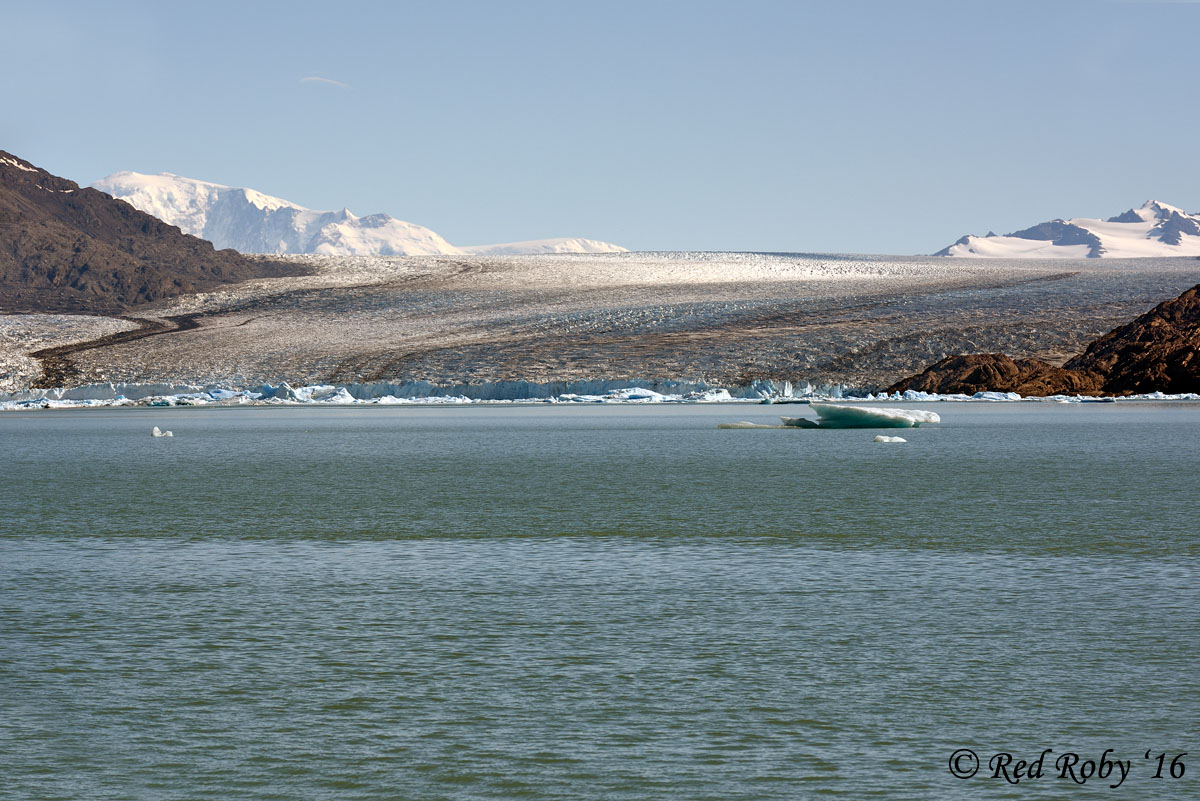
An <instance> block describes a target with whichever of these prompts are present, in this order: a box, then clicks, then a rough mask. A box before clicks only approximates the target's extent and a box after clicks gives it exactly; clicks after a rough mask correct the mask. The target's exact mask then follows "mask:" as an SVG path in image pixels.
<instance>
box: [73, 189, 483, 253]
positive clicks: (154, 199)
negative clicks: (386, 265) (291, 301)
mask: <svg viewBox="0 0 1200 801" xmlns="http://www.w3.org/2000/svg"><path fill="white" fill-rule="evenodd" d="M92 186H94V187H95V188H96V189H99V190H100V191H101V192H107V193H108V194H110V195H112V196H113V197H115V198H119V199H121V200H124V201H126V202H127V203H129V204H130V205H132V206H133V207H134V208H137V209H140V210H142V211H144V212H146V213H148V214H153V215H154V216H155V217H158V218H159V219H160V220H165V221H166V222H169V223H171V224H172V225H177V226H179V227H180V228H181V229H183V230H184V231H185V232H186V233H189V234H193V235H194V236H199V237H203V238H204V239H207V240H209V241H211V242H212V243H213V244H214V245H216V246H217V247H218V248H233V249H234V250H239V251H241V252H242V253H324V254H329V255H339V256H364V255H396V256H428V255H441V254H453V255H459V254H461V253H462V251H460V250H459V249H458V248H456V247H454V246H453V245H451V244H450V243H449V242H447V241H446V240H445V239H443V238H442V237H440V236H438V235H437V234H436V233H434V232H433V231H431V230H429V229H428V228H424V227H422V226H420V225H416V224H414V223H408V222H404V221H402V220H397V219H395V218H394V217H389V216H387V215H386V214H379V215H371V217H368V218H359V217H356V216H355V215H354V214H353V213H352V212H351V211H350V209H346V208H343V209H342V210H341V211H316V210H313V209H307V208H305V207H304V206H301V205H298V204H296V203H292V202H290V201H287V200H284V199H283V198H278V197H272V196H271V195H267V194H264V193H262V192H259V191H257V190H255V189H248V188H245V187H232V186H225V185H223V184H214V183H211V182H209V181H198V180H196V179H194V178H183V177H181V176H178V175H173V174H171V173H168V172H161V173H158V174H157V175H146V174H143V173H137V172H118V173H113V174H112V175H110V176H108V177H107V178H102V179H101V180H99V181H97V182H96V183H94V184H92Z"/></svg>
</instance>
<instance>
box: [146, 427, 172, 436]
mask: <svg viewBox="0 0 1200 801" xmlns="http://www.w3.org/2000/svg"><path fill="white" fill-rule="evenodd" d="M150 436H152V437H173V436H175V433H174V432H173V431H163V430H162V429H160V428H159V427H158V426H155V427H154V428H152V429H151V430H150Z"/></svg>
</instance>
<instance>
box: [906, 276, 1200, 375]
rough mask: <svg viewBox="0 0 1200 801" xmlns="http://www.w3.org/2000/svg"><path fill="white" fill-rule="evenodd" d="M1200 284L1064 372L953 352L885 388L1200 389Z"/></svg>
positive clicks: (1096, 345) (1031, 362) (1100, 342)
mask: <svg viewBox="0 0 1200 801" xmlns="http://www.w3.org/2000/svg"><path fill="white" fill-rule="evenodd" d="M1198 354H1200V285H1197V286H1194V287H1192V288H1191V289H1189V290H1187V291H1186V292H1184V293H1183V294H1181V295H1180V296H1179V297H1177V298H1173V299H1171V300H1168V301H1166V302H1164V303H1160V304H1159V305H1158V306H1155V307H1154V308H1153V309H1151V310H1150V311H1148V312H1146V313H1145V314H1143V315H1141V316H1140V317H1138V318H1137V319H1135V320H1134V321H1133V322H1131V323H1128V324H1126V325H1123V326H1120V327H1118V328H1115V329H1113V330H1112V331H1110V332H1108V333H1107V334H1105V335H1104V336H1102V337H1100V338H1099V339H1097V340H1095V341H1094V342H1092V343H1091V344H1090V345H1088V347H1087V349H1086V350H1085V351H1084V352H1083V353H1082V354H1080V355H1079V356H1076V357H1075V358H1073V359H1070V360H1069V361H1067V362H1066V364H1064V365H1063V366H1062V367H1055V366H1053V365H1050V364H1048V363H1046V362H1043V361H1038V360H1036V359H1013V358H1011V357H1009V356H1006V355H1004V354H1003V353H984V354H973V355H961V354H959V355H954V356H948V357H946V358H945V359H942V360H941V361H939V362H937V363H936V364H933V365H931V366H929V367H928V368H926V369H925V371H924V372H922V373H920V374H919V375H914V376H910V377H908V378H905V379H903V380H901V381H898V382H897V383H895V384H893V385H892V386H891V387H889V388H888V391H889V392H904V391H906V390H910V389H911V390H917V391H921V392H932V393H939V394H959V393H962V394H968V395H970V394H974V393H976V392H987V391H991V392H1017V393H1019V394H1021V395H1033V396H1047V395H1060V394H1061V395H1074V394H1085V395H1132V394H1142V393H1149V392H1164V393H1167V394H1172V395H1173V394H1182V393H1188V392H1200V355H1198Z"/></svg>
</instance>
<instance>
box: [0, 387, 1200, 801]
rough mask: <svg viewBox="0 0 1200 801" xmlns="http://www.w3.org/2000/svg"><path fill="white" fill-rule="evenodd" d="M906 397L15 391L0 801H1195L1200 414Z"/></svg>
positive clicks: (2, 615)
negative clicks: (335, 401) (1023, 763)
mask: <svg viewBox="0 0 1200 801" xmlns="http://www.w3.org/2000/svg"><path fill="white" fill-rule="evenodd" d="M907 405H910V406H919V407H921V408H929V409H934V410H936V411H938V412H939V413H940V414H941V415H942V418H943V422H942V424H941V425H940V426H922V427H921V428H920V429H916V430H912V431H906V432H885V433H903V435H904V436H905V437H906V438H907V439H908V440H909V441H908V443H906V444H899V445H882V444H877V443H874V442H873V441H872V438H873V436H874V434H875V433H877V432H874V431H854V430H844V431H807V430H717V429H716V424H717V423H718V422H725V421H734V420H751V421H755V422H772V421H774V419H775V416H776V415H778V414H779V413H783V414H789V415H799V414H803V413H804V412H805V410H804V407H801V406H786V407H772V406H715V407H713V406H706V407H701V406H653V407H651V406H638V407H632V406H624V407H616V406H572V407H561V406H532V407H529V406H526V407H522V406H511V407H496V406H492V407H481V406H474V407H461V408H434V407H427V408H414V407H400V408H396V407H373V408H348V409H347V408H320V409H313V408H230V409H221V408H193V409H164V410H151V409H115V410H84V411H73V412H53V411H41V412H30V413H25V412H10V413H4V414H0V454H2V456H3V460H2V462H0V798H2V799H22V800H24V799H71V800H76V799H89V800H91V799H94V800H96V801H100V800H102V799H105V800H106V799H137V800H138V801H141V799H214V800H215V799H222V800H223V801H224V800H228V799H614V800H615V799H621V800H624V799H629V801H635V800H637V801H641V800H643V799H680V800H684V799H686V800H687V801H697V800H699V799H712V800H713V801H717V800H718V799H719V800H720V801H732V800H735V799H747V800H748V799H808V798H814V799H816V798H836V799H869V798H881V799H914V800H915V799H941V798H947V799H950V798H953V799H973V798H979V799H998V798H1011V799H1024V798H1045V799H1051V798H1053V799H1092V798H1104V799H1117V798H1138V799H1140V798H1155V799H1163V798H1166V799H1170V798H1179V799H1189V798H1191V799H1194V798H1200V736H1198V735H1200V589H1198V579H1200V533H1197V529H1198V528H1200V526H1198V525H1197V513H1198V499H1200V470H1197V468H1196V464H1195V457H1196V454H1197V453H1198V452H1200V425H1198V424H1200V404H1197V403H1140V404H1139V403H1128V404H1079V405H1055V404H995V405H989V404H949V403H941V404H907ZM155 425H158V426H160V427H162V428H164V429H172V430H173V431H174V432H175V436H174V437H173V438H170V439H166V438H164V439H154V438H151V437H150V429H151V427H152V426H155ZM963 748H968V749H972V750H973V751H974V752H975V753H976V755H977V756H978V757H979V758H980V760H981V763H982V767H981V770H980V772H979V773H978V774H977V775H975V776H974V778H970V779H958V778H955V777H954V776H953V775H951V772H950V770H949V765H950V762H949V760H950V758H951V755H952V753H954V752H955V751H956V750H958V749H963ZM1045 749H1053V751H1052V753H1050V754H1049V755H1048V756H1047V757H1046V758H1045V760H1044V771H1043V773H1042V776H1041V777H1040V778H1028V777H1026V778H1023V779H1022V780H1021V782H1020V784H1017V785H1014V784H1010V783H1008V782H1007V781H1005V779H1004V778H1003V777H1000V778H992V769H991V768H990V767H989V765H988V764H987V763H988V761H989V759H991V758H992V757H993V756H994V755H995V754H997V753H1002V752H1007V753H1011V754H1012V755H1013V763H1012V766H1010V767H1009V772H1010V773H1011V771H1012V770H1013V768H1014V767H1015V765H1016V760H1019V759H1025V760H1033V759H1035V758H1037V757H1038V755H1039V754H1040V753H1041V752H1043V751H1044V750H1045ZM1107 749H1113V750H1112V751H1111V752H1109V753H1108V756H1107V758H1108V759H1109V760H1122V761H1128V762H1129V765H1128V776H1127V777H1126V778H1125V780H1124V781H1123V783H1122V784H1121V786H1119V787H1117V788H1115V789H1113V788H1111V787H1110V785H1112V784H1115V783H1117V780H1118V779H1119V778H1120V773H1119V772H1118V771H1117V770H1113V772H1112V773H1111V774H1107V778H1104V779H1101V778H1100V777H1099V776H1096V775H1092V776H1090V777H1089V778H1087V779H1086V781H1085V783H1083V784H1079V783H1077V782H1076V781H1074V780H1072V778H1071V777H1070V775H1069V774H1068V775H1067V777H1066V778H1060V771H1059V769H1058V768H1057V767H1056V765H1055V760H1057V759H1059V758H1060V757H1061V756H1062V755H1063V754H1065V753H1068V752H1072V753H1075V754H1078V755H1079V761H1078V764H1077V765H1075V767H1074V768H1073V771H1074V774H1075V775H1076V776H1082V773H1084V772H1086V764H1087V761H1088V760H1093V761H1095V762H1096V763H1097V764H1098V765H1099V766H1100V769H1101V770H1103V767H1104V763H1103V762H1102V759H1101V758H1102V755H1103V754H1104V752H1105V751H1106V750H1107ZM1147 751H1149V752H1151V759H1149V760H1148V759H1146V758H1145V756H1144V755H1145V753H1146V752H1147ZM1182 752H1190V755H1189V756H1185V757H1182V758H1181V760H1179V762H1178V763H1177V764H1179V765H1181V766H1183V768H1184V774H1183V775H1182V776H1181V777H1178V778H1171V776H1170V772H1171V761H1172V759H1173V758H1174V757H1175V756H1176V755H1178V754H1180V753H1182ZM1160 753H1165V754H1166V757H1165V759H1164V766H1165V767H1164V769H1163V771H1162V773H1163V777H1162V778H1154V773H1155V772H1156V770H1157V765H1158V763H1157V758H1158V755H1159V754H1160ZM1001 761H1003V760H1001ZM1069 761H1070V758H1068V762H1069ZM958 764H959V767H961V768H966V767H969V764H970V763H969V759H968V762H963V761H962V759H961V758H960V760H959V763H958ZM1108 767H1109V768H1112V765H1109V766H1108ZM1176 770H1177V771H1178V768H1177V769H1176Z"/></svg>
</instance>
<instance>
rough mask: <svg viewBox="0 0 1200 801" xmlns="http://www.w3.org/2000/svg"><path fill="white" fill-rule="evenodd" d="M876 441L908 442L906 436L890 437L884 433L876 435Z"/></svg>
mask: <svg viewBox="0 0 1200 801" xmlns="http://www.w3.org/2000/svg"><path fill="white" fill-rule="evenodd" d="M875 441H876V442H908V440H906V439H905V438H904V437H889V436H885V435H883V434H876V435H875Z"/></svg>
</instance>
